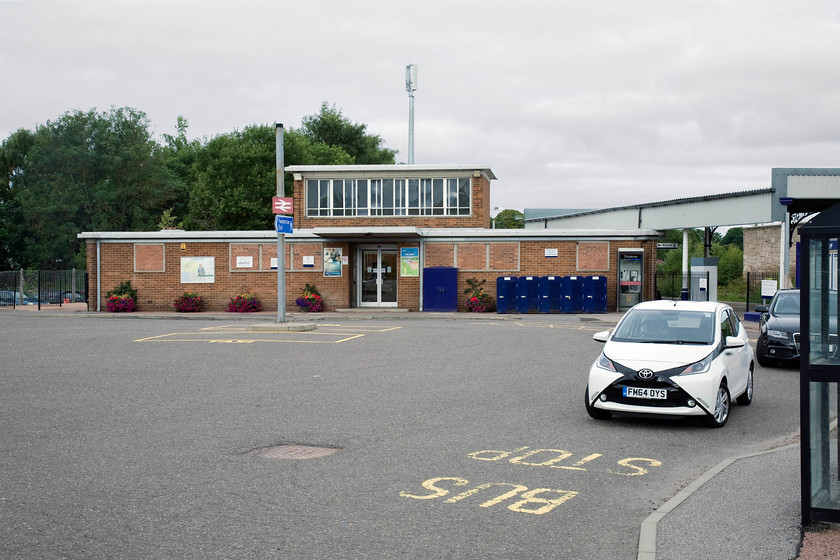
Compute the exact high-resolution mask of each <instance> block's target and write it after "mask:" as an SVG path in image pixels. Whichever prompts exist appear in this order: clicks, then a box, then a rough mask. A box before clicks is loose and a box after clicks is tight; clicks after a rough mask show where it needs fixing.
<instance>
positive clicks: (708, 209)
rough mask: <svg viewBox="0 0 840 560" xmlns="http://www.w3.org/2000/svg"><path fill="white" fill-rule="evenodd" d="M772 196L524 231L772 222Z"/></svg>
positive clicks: (585, 217) (612, 212) (609, 214)
mask: <svg viewBox="0 0 840 560" xmlns="http://www.w3.org/2000/svg"><path fill="white" fill-rule="evenodd" d="M773 192H774V189H772V188H769V189H754V190H748V191H740V192H733V193H726V194H716V195H705V196H696V197H690V198H677V199H672V200H665V201H661V202H650V203H646V204H635V205H631V206H618V207H614V208H601V209H597V210H589V211H584V212H578V213H572V214H559V215H555V216H546V217H542V218H530V219H527V220H525V224H526V225H525V227H526V228H528V229H534V228H538V227H539V226H538V224H540V223H542V224H544V225H545V227H550V226H553V227H557V226H556V224H557V223H565V224H569V225H570V226H572V227H607V226H608V225H610V226H612V227H623V228H633V227H636V228H653V229H672V228H683V227H705V226H727V225H738V224H745V223H760V222H769V221H771V219H772V217H771V211H772V209H771V206H772V204H773ZM765 199H766V200H765ZM529 226H530V227H529Z"/></svg>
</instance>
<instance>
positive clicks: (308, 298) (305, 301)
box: [295, 292, 324, 313]
mask: <svg viewBox="0 0 840 560" xmlns="http://www.w3.org/2000/svg"><path fill="white" fill-rule="evenodd" d="M295 303H296V304H297V305H298V306H299V307H300V308H301V309H306V310H308V311H311V312H313V313H316V312H318V311H323V310H324V300H323V299H322V298H321V296H320V295H319V294H313V293H309V292H304V293H303V294H301V296H300V297H299V298H297V299H296V300H295Z"/></svg>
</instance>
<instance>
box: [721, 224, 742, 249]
mask: <svg viewBox="0 0 840 560" xmlns="http://www.w3.org/2000/svg"><path fill="white" fill-rule="evenodd" d="M720 244H721V245H735V246H736V247H738V248H739V249H741V251H743V250H744V228H739V227H734V228H729V230H728V231H727V232H726V235H724V236H723V238H722V239H721V241H720Z"/></svg>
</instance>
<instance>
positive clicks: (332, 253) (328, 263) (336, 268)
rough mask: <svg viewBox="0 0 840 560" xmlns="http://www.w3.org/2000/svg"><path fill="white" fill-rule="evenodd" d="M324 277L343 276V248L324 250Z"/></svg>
mask: <svg viewBox="0 0 840 560" xmlns="http://www.w3.org/2000/svg"><path fill="white" fill-rule="evenodd" d="M324 276H341V248H340V247H339V248H337V249H324Z"/></svg>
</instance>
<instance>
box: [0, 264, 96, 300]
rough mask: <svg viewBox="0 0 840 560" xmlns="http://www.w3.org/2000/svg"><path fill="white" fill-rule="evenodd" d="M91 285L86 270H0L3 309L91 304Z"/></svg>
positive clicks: (0, 291) (0, 292)
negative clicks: (9, 307)
mask: <svg viewBox="0 0 840 560" xmlns="http://www.w3.org/2000/svg"><path fill="white" fill-rule="evenodd" d="M87 286H88V274H87V272H85V271H84V270H75V269H73V270H23V269H21V270H7V271H0V307H6V306H11V307H16V306H18V305H37V306H38V309H40V308H41V306H42V305H58V306H62V305H64V304H66V303H81V302H84V303H87V301H88V289H87Z"/></svg>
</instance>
